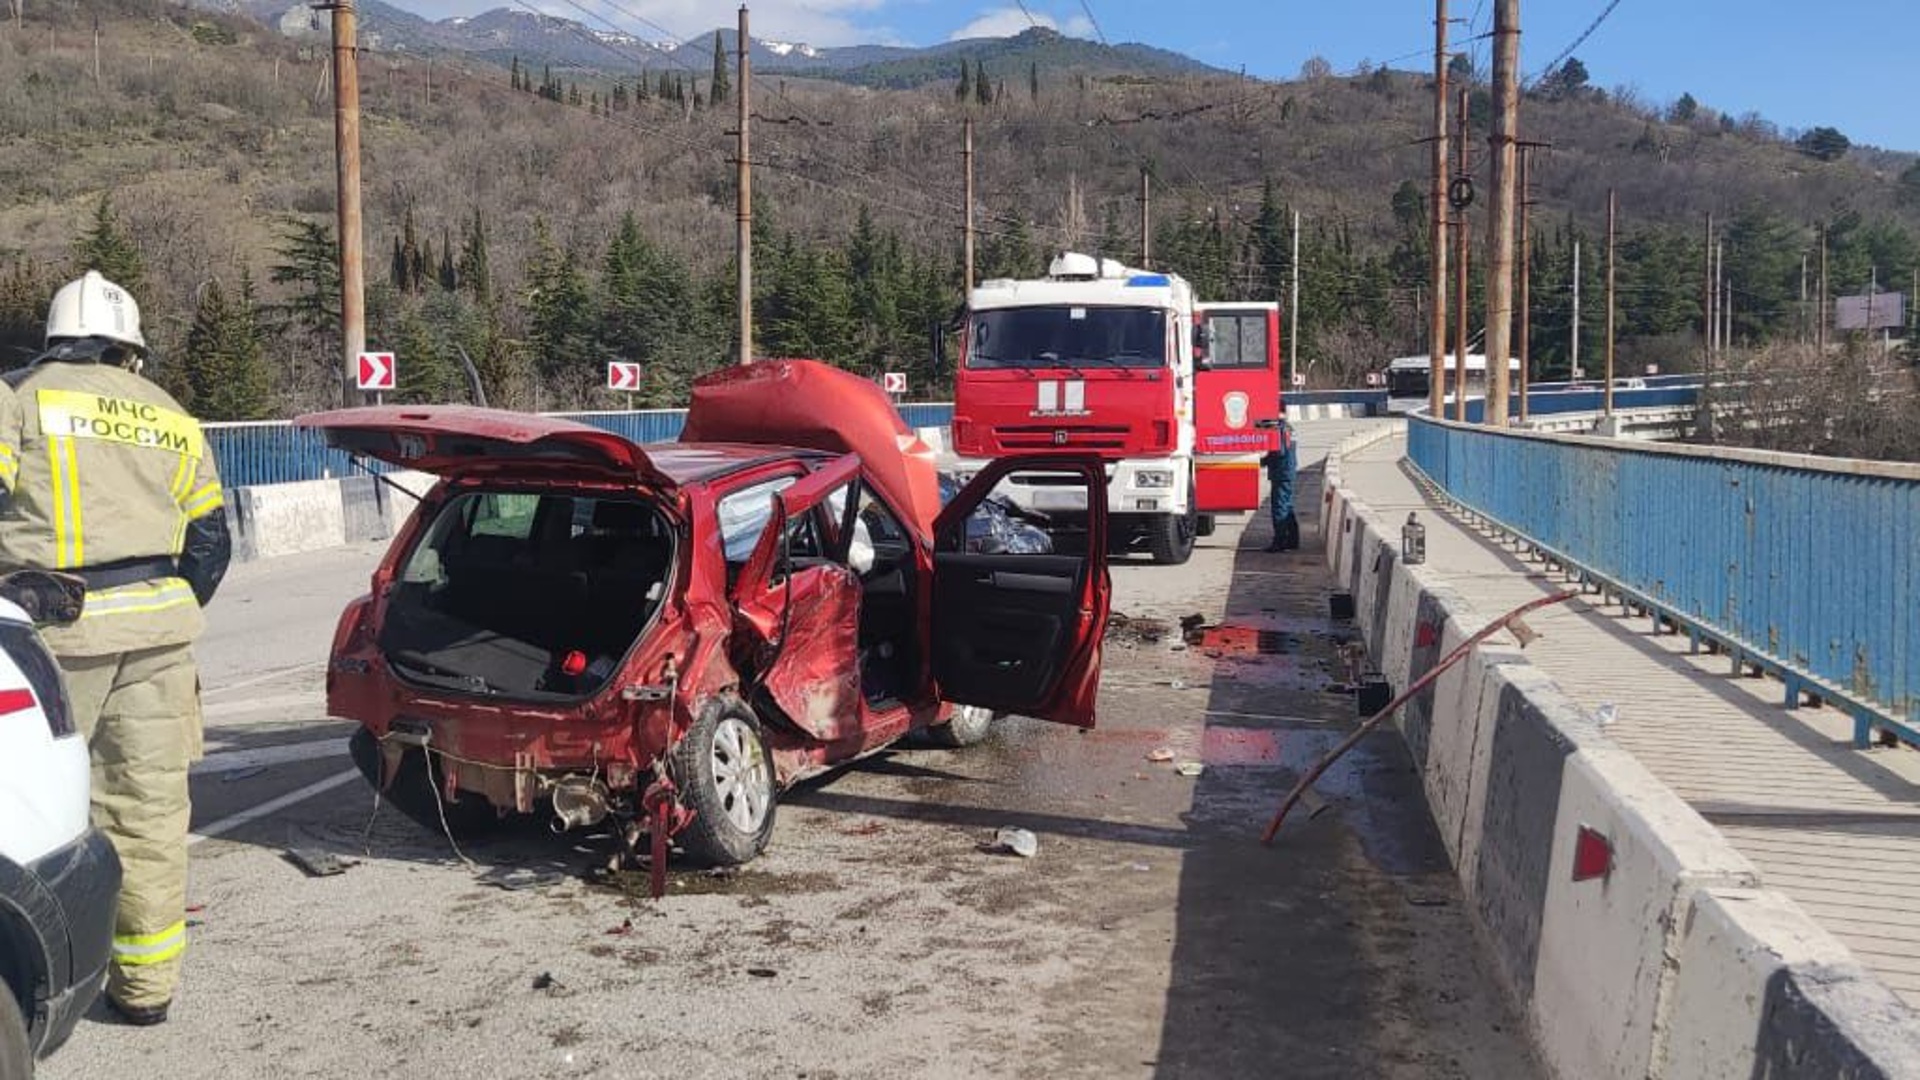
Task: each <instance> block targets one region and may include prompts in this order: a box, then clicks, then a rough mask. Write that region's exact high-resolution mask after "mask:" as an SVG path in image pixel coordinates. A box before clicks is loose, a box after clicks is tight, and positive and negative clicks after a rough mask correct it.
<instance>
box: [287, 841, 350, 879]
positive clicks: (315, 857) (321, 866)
mask: <svg viewBox="0 0 1920 1080" xmlns="http://www.w3.org/2000/svg"><path fill="white" fill-rule="evenodd" d="M287 860H288V861H289V862H291V863H293V865H295V866H297V867H299V868H300V869H302V870H304V871H306V873H307V876H308V877H332V876H333V875H335V874H344V873H346V872H347V868H348V867H349V866H356V865H358V864H357V863H354V862H349V861H348V860H345V859H342V858H340V857H339V856H338V855H335V854H333V853H332V852H330V851H321V850H320V849H319V848H297V847H296V848H288V849H287Z"/></svg>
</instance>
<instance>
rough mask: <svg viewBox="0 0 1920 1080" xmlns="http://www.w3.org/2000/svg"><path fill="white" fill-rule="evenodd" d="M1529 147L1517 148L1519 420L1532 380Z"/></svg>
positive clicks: (1522, 416)
mask: <svg viewBox="0 0 1920 1080" xmlns="http://www.w3.org/2000/svg"><path fill="white" fill-rule="evenodd" d="M1532 149H1533V147H1532V146H1522V147H1521V148H1520V420H1521V422H1522V423H1525V422H1526V420H1527V389H1528V384H1529V383H1531V382H1532V381H1533V230H1532V229H1531V228H1530V224H1531V222H1530V220H1529V219H1530V218H1532V216H1533V185H1532V183H1531V182H1530V181H1531V178H1530V177H1529V175H1528V172H1529V170H1528V168H1527V165H1528V162H1530V161H1531V160H1532V159H1533V154H1532V153H1531V152H1530V151H1531V150H1532Z"/></svg>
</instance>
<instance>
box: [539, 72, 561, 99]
mask: <svg viewBox="0 0 1920 1080" xmlns="http://www.w3.org/2000/svg"><path fill="white" fill-rule="evenodd" d="M540 96H541V97H543V98H547V99H549V100H557V99H555V98H554V82H553V65H552V64H542V65H540Z"/></svg>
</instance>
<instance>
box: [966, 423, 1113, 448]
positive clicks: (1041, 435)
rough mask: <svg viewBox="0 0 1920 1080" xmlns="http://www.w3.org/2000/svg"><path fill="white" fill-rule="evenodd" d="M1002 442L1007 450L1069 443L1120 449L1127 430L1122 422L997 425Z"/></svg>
mask: <svg viewBox="0 0 1920 1080" xmlns="http://www.w3.org/2000/svg"><path fill="white" fill-rule="evenodd" d="M994 433H995V434H996V435H997V436H998V437H999V440H1000V445H1001V447H1002V448H1004V449H1007V450H1043V449H1050V448H1058V447H1066V448H1070V449H1077V450H1121V449H1125V447H1126V445H1127V434H1128V430H1127V428H1126V427H1125V426H1124V425H1119V426H1084V427H1052V426H1048V425H1033V426H1020V427H1002V428H996V429H995V431H994Z"/></svg>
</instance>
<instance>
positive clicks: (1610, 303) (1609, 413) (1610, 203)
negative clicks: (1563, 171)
mask: <svg viewBox="0 0 1920 1080" xmlns="http://www.w3.org/2000/svg"><path fill="white" fill-rule="evenodd" d="M1618 209H1619V200H1618V199H1617V198H1615V196H1614V191H1613V189H1612V188H1608V189H1607V390H1606V395H1605V399H1604V404H1603V405H1602V406H1601V411H1602V412H1603V413H1604V414H1605V415H1606V417H1607V418H1608V419H1609V420H1611V419H1612V418H1613V325H1614V322H1613V320H1614V270H1615V269H1616V264H1617V262H1618V259H1616V258H1615V249H1614V240H1615V238H1616V236H1617V235H1618V233H1617V229H1616V220H1615V219H1616V218H1617V216H1618V213H1617V211H1618Z"/></svg>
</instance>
